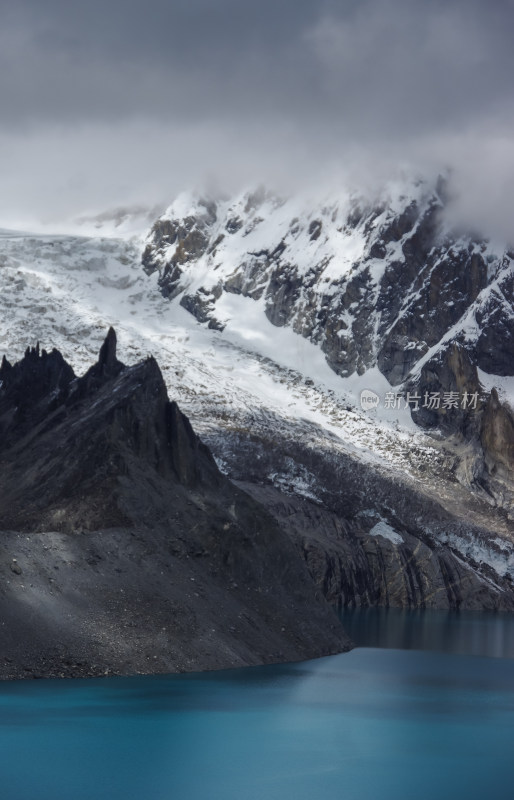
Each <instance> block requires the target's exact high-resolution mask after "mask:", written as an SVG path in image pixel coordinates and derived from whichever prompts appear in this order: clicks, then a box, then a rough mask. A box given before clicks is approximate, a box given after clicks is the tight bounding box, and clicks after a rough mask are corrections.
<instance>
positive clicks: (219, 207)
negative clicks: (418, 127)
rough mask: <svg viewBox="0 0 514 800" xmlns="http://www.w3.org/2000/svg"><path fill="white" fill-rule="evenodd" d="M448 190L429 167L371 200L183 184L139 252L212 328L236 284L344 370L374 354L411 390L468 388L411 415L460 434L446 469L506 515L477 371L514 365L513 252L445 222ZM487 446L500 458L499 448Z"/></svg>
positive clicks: (505, 371)
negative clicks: (182, 192) (226, 195)
mask: <svg viewBox="0 0 514 800" xmlns="http://www.w3.org/2000/svg"><path fill="white" fill-rule="evenodd" d="M448 196H449V192H448V188H447V185H446V181H445V180H443V179H439V180H438V181H437V182H436V183H435V184H433V185H428V184H426V183H422V182H418V183H417V184H414V183H411V184H408V183H406V184H405V185H404V186H402V187H398V186H396V187H394V186H392V187H389V189H388V190H387V191H386V192H384V193H383V194H382V196H381V197H379V198H378V199H377V200H375V201H373V202H371V201H369V200H366V199H364V198H363V197H358V196H349V197H342V196H339V197H329V198H327V199H325V201H324V202H322V203H320V202H319V201H309V200H306V199H305V198H304V199H303V200H298V199H289V200H282V199H280V198H277V197H274V196H273V195H271V194H270V193H267V192H265V191H263V190H261V191H260V192H258V193H254V194H251V195H250V194H248V193H247V194H243V195H241V196H240V197H237V198H235V199H233V200H231V201H219V202H210V203H207V202H206V201H205V200H200V201H198V200H195V199H194V198H185V197H182V198H181V199H179V200H178V201H177V202H176V203H175V204H173V205H172V206H171V207H170V208H169V209H168V211H167V212H166V213H165V215H164V216H163V217H162V218H161V219H160V220H159V221H158V222H157V223H156V224H155V226H154V228H153V230H152V231H151V232H150V234H149V237H148V239H147V246H146V250H145V254H144V258H143V263H144V266H145V269H146V270H147V272H149V273H151V272H153V271H158V272H159V286H160V288H161V291H162V292H163V293H164V294H168V295H170V296H180V298H181V299H180V302H181V304H182V305H183V306H184V307H185V308H186V309H188V310H189V311H190V312H191V313H192V314H194V315H195V316H196V317H197V319H198V320H200V321H201V322H204V323H207V324H208V325H209V326H210V327H214V328H218V329H222V328H223V326H224V325H225V324H227V323H229V322H230V314H227V312H226V311H224V306H223V300H224V298H226V296H227V294H236V295H241V296H243V297H245V298H249V299H251V300H253V301H259V302H260V304H261V305H262V308H263V313H265V315H266V317H267V318H268V320H269V321H270V322H271V323H272V324H273V325H276V326H285V325H287V326H290V327H291V328H292V329H293V330H294V331H295V332H296V333H298V334H300V335H302V336H303V337H306V338H308V339H310V340H311V341H312V342H313V343H315V344H317V345H318V346H319V347H320V348H321V350H322V351H323V353H324V354H325V357H326V360H327V362H328V364H329V365H330V367H331V368H332V369H333V370H334V371H335V372H336V373H337V374H339V375H340V376H342V377H347V376H350V375H352V374H354V373H358V374H359V375H362V374H364V373H365V372H366V371H367V370H368V369H371V368H374V367H378V369H379V370H380V372H381V373H382V374H383V375H384V376H385V377H386V378H387V379H388V381H389V382H390V384H391V385H392V386H393V387H398V389H400V390H402V391H403V390H405V391H410V392H411V393H412V394H416V393H417V394H418V395H419V397H420V398H421V399H422V400H423V398H426V397H428V396H430V395H433V394H440V395H441V396H443V395H444V394H447V395H449V396H452V394H451V393H454V394H455V393H456V394H458V395H459V404H460V402H461V401H462V398H463V397H464V396H465V397H466V398H470V397H471V396H473V395H475V394H478V395H479V398H478V401H477V402H476V403H475V404H474V405H473V407H471V406H470V404H469V403H468V404H467V405H465V407H461V406H460V405H459V406H458V407H444V406H443V404H441V406H440V407H439V408H432V407H430V405H427V404H425V407H420V408H419V409H418V410H416V411H415V413H414V418H415V421H416V422H417V423H418V424H419V425H421V426H423V427H426V428H428V429H433V428H437V429H438V430H440V431H441V432H442V433H443V434H444V435H445V436H453V435H457V436H458V437H460V440H461V442H462V443H465V447H466V456H465V458H464V461H463V464H462V467H461V469H460V470H457V471H456V475H457V477H458V478H459V479H460V477H461V476H467V477H465V478H464V483H465V485H467V486H468V488H470V489H471V490H472V491H475V489H476V490H477V491H479V492H485V493H486V494H488V495H489V498H490V501H491V502H493V503H494V504H497V505H500V506H503V507H504V508H506V510H507V511H508V512H509V513H511V514H512V513H514V474H513V473H512V472H511V473H510V474H509V475H507V473H506V472H505V470H504V473H503V478H502V480H503V482H504V485H503V488H502V490H501V492H499V493H498V491H497V489H498V487H499V484H498V483H497V481H495V480H492V473H491V470H490V469H489V468H486V467H485V466H484V463H485V462H484V458H485V459H486V461H487V460H489V461H490V459H491V457H492V456H491V448H492V447H496V446H497V445H498V443H499V440H497V439H495V444H493V443H492V442H491V441H489V443H488V445H487V446H488V448H489V450H488V455H487V456H485V455H484V452H483V449H482V444H483V437H482V436H481V435H480V429H481V426H482V421H481V420H482V415H483V413H484V408H485V407H486V404H487V402H488V396H489V389H487V390H486V389H484V387H483V386H482V385H481V383H480V376H479V373H478V370H483V371H484V372H485V373H487V374H488V375H494V376H499V377H498V380H500V378H501V377H502V376H512V375H514V359H513V357H512V353H513V352H514V253H513V252H512V251H511V250H509V249H508V247H507V246H506V247H505V248H504V249H502V248H499V247H498V246H496V247H493V246H492V245H491V244H490V243H489V242H488V241H487V240H485V239H483V238H480V237H479V236H477V235H472V234H469V233H463V232H462V231H461V230H456V229H455V228H453V227H451V226H450V225H449V223H448V222H447V219H448V218H447V216H446V210H447V206H448V203H449V200H448ZM164 229H166V230H168V229H169V230H170V233H169V235H168V238H163V234H162V231H163V230H164ZM193 234H194V237H195V238H194V242H193V243H190V240H191V236H193ZM172 242H173V243H172ZM421 405H422V403H420V406H421ZM493 407H494V403H493V405H492V406H491V408H493ZM413 411H414V407H413ZM491 413H494V412H491ZM504 413H505V414H509V413H510V412H509V411H508V410H505V411H504ZM495 458H496V460H497V461H498V462H499V463H500V462H502V455H501V453H500V452H499V451H498V452H497V453H496V456H495ZM464 462H465V463H464ZM470 476H471V477H470Z"/></svg>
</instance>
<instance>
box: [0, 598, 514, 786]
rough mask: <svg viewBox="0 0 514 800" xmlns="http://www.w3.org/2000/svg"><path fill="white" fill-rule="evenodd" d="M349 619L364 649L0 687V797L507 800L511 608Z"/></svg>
mask: <svg viewBox="0 0 514 800" xmlns="http://www.w3.org/2000/svg"><path fill="white" fill-rule="evenodd" d="M345 621H346V624H347V627H348V628H349V629H351V631H352V635H353V636H354V639H355V640H356V641H357V643H360V644H369V645H373V646H369V647H364V646H362V647H358V648H357V649H355V650H353V651H352V652H350V653H347V654H343V655H339V656H332V657H329V658H323V659H318V660H315V661H309V662H305V663H302V664H292V665H283V666H273V667H258V668H250V669H246V670H229V671H225V672H218V673H203V674H195V675H172V676H157V677H134V678H102V679H90V680H77V681H66V680H63V681H58V680H45V681H30V682H23V681H19V682H9V683H3V684H0V797H1V798H2V800H103V799H104V798H105V800H200V799H201V800H246V799H247V798H248V800H257V799H258V800H268V799H269V800H318V799H319V800H325V799H326V800H336V799H337V800H389V798H391V800H392V798H395V799H396V800H398V798H400V799H403V798H405V800H410V798H412V799H413V800H415V799H416V800H429V799H430V800H432V799H433V798H440V799H441V800H446V799H447V798H463V799H464V798H466V800H474V799H475V798H476V799H477V800H478V799H479V798H480V800H483V798H487V800H501V799H502V798H505V799H506V800H507V799H508V800H511V799H512V797H513V796H514V789H513V787H514V736H513V734H514V659H513V658H512V655H513V649H512V645H513V638H514V620H513V618H512V617H504V616H493V615H486V614H476V615H473V614H471V615H465V614H462V615H458V614H453V615H452V614H444V613H441V612H439V614H438V613H436V612H432V613H431V614H428V613H427V614H426V615H419V614H411V615H409V614H406V613H402V612H374V613H366V612H356V613H353V614H351V613H348V614H346V615H345ZM387 629H389V634H387ZM402 631H403V633H402ZM416 631H417V634H416ZM423 631H424V633H422V632H423ZM386 634H387V635H386ZM402 636H403V642H402ZM391 644H392V645H393V646H394V648H399V647H400V646H403V645H404V646H405V647H406V648H412V647H416V648H423V647H424V648H427V649H393V648H390V647H389V645H391ZM466 653H467V654H466Z"/></svg>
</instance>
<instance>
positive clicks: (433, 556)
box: [213, 425, 514, 610]
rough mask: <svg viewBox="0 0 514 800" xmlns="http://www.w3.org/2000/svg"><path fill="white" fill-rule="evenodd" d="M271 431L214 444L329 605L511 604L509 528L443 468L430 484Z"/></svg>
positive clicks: (513, 556) (512, 543) (513, 558)
mask: <svg viewBox="0 0 514 800" xmlns="http://www.w3.org/2000/svg"><path fill="white" fill-rule="evenodd" d="M271 430H272V431H273V432H272V433H271V432H270V438H269V440H267V439H266V438H265V437H264V435H263V438H257V437H256V436H254V435H252V436H250V437H246V436H244V434H241V433H238V434H236V433H234V434H233V439H232V441H224V443H221V441H220V440H218V441H217V442H216V444H215V443H214V441H213V446H216V447H217V449H218V453H219V454H220V455H221V456H222V458H223V460H224V462H225V463H226V465H227V467H228V468H229V469H230V474H231V475H232V476H233V477H234V478H235V479H237V480H238V481H241V483H240V484H239V485H241V486H242V487H243V488H244V489H245V491H248V492H249V493H251V494H252V495H253V496H254V497H255V498H256V499H258V500H259V502H260V503H262V504H263V505H265V506H266V507H267V508H268V509H269V510H270V511H271V513H272V514H273V515H274V517H275V518H276V519H277V521H279V523H280V525H281V527H282V528H283V529H284V530H285V531H286V532H287V533H288V534H289V536H290V537H291V540H292V541H293V542H294V543H295V545H296V547H297V548H298V551H299V552H300V553H301V554H302V556H303V558H304V559H305V561H306V563H307V565H308V567H309V570H310V572H311V574H312V576H313V578H314V580H315V581H316V584H317V585H318V587H319V588H320V590H321V591H323V593H324V594H325V596H326V597H327V599H328V600H329V601H330V602H331V603H332V604H334V605H337V606H340V607H344V606H350V607H354V606H375V605H381V606H395V607H400V608H441V609H447V608H461V609H509V610H514V588H513V581H512V578H513V575H514V526H513V525H512V523H510V522H508V521H506V520H505V518H504V516H503V515H502V514H501V513H498V512H495V511H493V510H492V509H491V508H490V507H489V505H488V504H487V503H486V502H485V501H481V500H479V499H478V498H476V497H473V496H470V495H469V493H468V492H467V491H466V490H465V489H464V488H463V487H462V486H461V485H460V484H459V483H457V482H456V481H455V478H453V479H452V476H451V473H450V471H449V470H448V472H447V474H446V475H443V476H441V484H440V486H439V487H434V489H433V490H430V488H429V487H428V486H427V487H425V486H424V485H423V482H422V480H421V481H420V480H419V479H412V478H409V477H407V476H406V475H402V474H401V473H399V472H398V471H394V470H393V471H391V470H385V469H384V468H383V467H381V466H380V465H378V464H376V465H373V464H370V463H366V462H363V461H361V460H360V459H359V458H358V457H354V456H352V455H350V454H345V453H343V452H341V451H340V450H338V449H335V450H334V451H332V452H331V451H330V450H327V449H324V448H320V447H318V446H317V444H316V441H315V438H314V439H313V440H311V441H310V442H309V443H307V442H305V443H301V442H300V441H299V440H298V439H296V440H295V438H294V437H293V436H291V433H293V431H290V432H287V430H286V429H285V428H284V427H283V433H282V435H280V434H278V433H277V430H276V429H274V428H273V427H272V426H271V425H270V431H271ZM420 477H421V476H420ZM509 565H510V566H509Z"/></svg>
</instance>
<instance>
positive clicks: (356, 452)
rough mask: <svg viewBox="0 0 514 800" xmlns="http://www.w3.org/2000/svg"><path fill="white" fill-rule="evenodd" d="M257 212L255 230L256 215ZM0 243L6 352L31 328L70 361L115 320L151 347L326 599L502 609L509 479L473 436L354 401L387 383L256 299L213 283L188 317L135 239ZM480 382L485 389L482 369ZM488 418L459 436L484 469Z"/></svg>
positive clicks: (501, 432) (89, 350)
mask: <svg viewBox="0 0 514 800" xmlns="http://www.w3.org/2000/svg"><path fill="white" fill-rule="evenodd" d="M186 210H187V209H186ZM318 211H319V209H318ZM184 213H185V212H184ZM270 224H271V223H270ZM260 225H261V226H262V231H263V234H262V235H263V240H264V239H265V238H266V237H268V236H269V235H270V230H269V229H268V227H267V225H265V224H264V217H263V221H262V222H261V223H260ZM233 237H237V232H236V233H234V234H233ZM230 241H235V239H230ZM0 251H1V266H0V282H1V285H0V308H1V310H2V312H3V313H2V316H1V317H0V319H1V320H3V322H0V335H1V337H2V342H3V347H4V349H7V347H8V348H9V350H10V352H13V353H14V354H15V355H17V356H18V357H21V356H22V355H23V348H22V346H21V343H22V342H23V343H25V342H26V331H27V330H30V331H31V334H32V337H33V342H34V344H35V342H36V340H37V339H40V340H41V341H42V342H45V343H48V342H54V343H55V344H56V345H57V346H58V347H60V348H62V349H66V352H67V353H69V355H70V359H71V360H72V364H73V367H74V369H75V370H76V371H83V370H84V369H85V368H86V366H87V364H88V363H89V362H90V359H91V356H92V354H94V353H95V352H97V351H98V348H99V347H100V344H101V337H102V335H103V324H104V320H105V319H106V318H109V319H112V320H113V321H116V324H117V329H118V333H119V338H120V347H121V348H122V350H123V353H124V354H125V358H127V359H129V360H131V361H134V360H138V359H140V358H141V357H145V356H146V355H148V354H149V353H152V354H153V355H154V356H155V357H156V358H157V360H158V361H159V364H160V365H161V368H162V371H163V376H164V379H165V381H166V383H167V385H168V389H169V391H170V392H172V393H173V397H175V398H176V399H177V401H178V402H179V403H180V407H181V408H183V409H184V410H185V411H186V412H187V414H188V416H189V417H190V419H191V421H192V423H193V425H194V428H195V430H196V431H197V432H199V433H200V435H201V436H202V439H203V441H205V442H206V443H207V444H208V445H209V447H210V449H211V451H212V452H213V454H214V456H215V458H216V461H217V463H218V465H220V467H221V468H222V471H223V472H225V473H226V474H228V475H229V476H231V477H233V478H235V479H237V480H240V481H242V482H243V483H244V484H245V488H246V489H247V490H248V491H252V492H255V493H256V496H258V497H259V499H260V500H261V501H264V502H265V503H266V504H267V506H268V508H269V510H270V512H271V513H273V514H274V515H275V516H276V518H277V519H279V520H280V524H281V526H283V527H284V529H286V530H287V532H288V533H289V535H290V536H291V537H292V539H293V542H294V544H295V546H296V547H297V548H298V552H299V553H301V555H302V557H304V558H305V559H306V561H307V563H308V565H309V567H310V568H311V572H312V574H313V575H314V577H315V580H316V581H317V584H318V587H319V590H320V591H322V592H324V593H325V594H326V596H327V597H328V598H329V599H330V602H332V603H334V604H336V605H337V604H341V605H342V604H346V605H360V604H364V605H366V604H371V605H373V604H377V603H378V604H382V605H396V606H402V607H423V606H431V607H439V608H448V607H461V608H511V607H512V604H513V590H512V578H513V576H514V531H513V524H512V521H511V520H510V519H509V517H508V513H509V512H508V508H509V506H508V504H506V501H508V492H504V499H503V500H501V497H500V502H498V501H497V500H496V498H495V496H494V495H492V494H491V493H490V492H489V489H488V485H487V483H486V484H485V487H482V486H480V485H479V483H478V482H477V471H476V469H475V467H476V452H475V449H474V448H475V447H476V445H475V444H474V443H472V442H471V441H469V440H468V441H466V440H465V439H464V437H463V434H461V433H459V434H458V435H457V436H456V435H455V434H454V435H453V436H452V437H451V438H448V437H447V436H446V437H442V436H441V435H435V434H433V433H430V432H429V433H428V434H427V433H426V432H424V429H422V428H419V427H417V426H416V425H414V424H413V421H412V419H411V415H410V413H409V411H408V410H405V409H404V408H403V407H401V408H398V407H396V408H384V407H383V404H382V406H381V407H380V408H379V409H377V411H375V412H374V411H365V410H362V409H361V408H360V406H359V395H360V391H361V390H362V389H374V390H375V391H376V392H377V393H380V394H381V395H382V397H383V396H384V393H385V392H387V391H390V390H391V388H392V387H391V384H390V383H389V382H388V381H387V379H386V378H385V376H383V375H382V374H381V373H380V371H379V370H378V368H377V367H373V368H370V369H368V370H367V371H366V372H365V373H364V374H363V375H362V376H359V375H357V373H354V374H353V375H351V376H349V377H347V378H343V377H341V376H339V375H337V374H336V373H335V372H334V371H333V370H332V369H331V368H330V367H329V366H328V364H327V363H326V360H325V356H324V354H323V352H322V350H321V348H320V346H319V345H317V344H315V343H313V342H311V341H310V340H309V339H307V338H305V337H303V336H300V335H298V334H297V333H295V332H294V331H293V330H292V328H291V327H289V326H287V325H286V326H276V325H274V324H272V323H271V322H270V320H269V319H268V318H267V316H266V314H265V313H264V307H263V299H262V298H261V299H260V300H254V299H253V298H252V297H245V296H243V295H242V294H235V293H234V292H228V291H224V292H223V293H222V296H221V297H220V299H219V301H218V302H217V305H216V318H217V319H218V321H219V319H221V311H222V310H223V311H224V313H225V317H224V328H223V330H222V331H220V330H218V329H216V327H209V322H207V324H206V323H199V322H198V320H197V319H196V318H195V317H194V316H193V315H191V314H190V313H189V312H187V311H186V310H185V309H184V308H183V306H182V305H181V301H182V297H183V293H181V292H179V293H178V294H177V296H176V297H174V298H171V299H170V298H169V297H163V296H162V294H160V293H159V292H158V291H157V289H158V283H157V281H156V276H155V275H150V276H148V275H147V274H145V273H144V272H143V271H142V270H141V247H140V245H139V243H138V242H135V241H123V240H114V239H85V238H77V237H57V236H55V237H41V236H33V235H32V236H31V235H30V234H20V233H17V234H16V233H13V232H6V233H5V235H4V236H3V237H2V239H1V240H0ZM198 263H203V262H198ZM224 264H225V260H224V261H223V263H221V264H220V266H219V267H218V269H217V270H216V273H217V272H219V270H222V269H224V268H225V267H224ZM188 269H191V270H194V269H196V267H195V264H194V263H193V262H191V263H190V264H189V266H188ZM202 280H203V278H202ZM186 293H187V294H191V292H186ZM217 327H218V328H219V327H221V326H219V325H218V326H217ZM23 346H24V344H23ZM451 359H452V360H451V364H450V366H452V367H453V365H454V364H457V366H458V365H459V364H461V365H462V364H464V360H463V359H460V360H459V359H458V358H457V357H456V356H455V357H454V356H453V355H452V357H451ZM472 368H473V369H476V368H475V367H474V365H472ZM463 372H465V369H464V368H463ZM452 374H453V373H452ZM480 380H481V382H482V385H484V386H485V383H484V373H480ZM492 380H494V381H496V379H495V378H492ZM503 380H504V384H503V386H499V388H500V390H501V391H500V394H499V401H500V402H501V405H502V408H504V407H505V394H504V393H502V392H504V391H505V390H507V389H508V384H507V382H506V379H503ZM497 385H498V384H497ZM491 388H492V386H491V385H489V384H488V385H487V391H488V392H490V390H491ZM502 413H503V412H502ZM500 416H501V415H500ZM482 418H483V415H482V412H480V417H479V415H476V417H475V418H472V419H476V421H477V422H478V421H479V419H482ZM488 419H489V422H488V423H487V425H488V426H489V429H488V431H489V432H487V430H486V429H487V426H485V427H483V429H482V431H481V430H480V426H479V430H478V432H476V433H473V435H476V437H477V439H478V437H479V436H480V435H481V436H482V440H483V441H484V442H485V443H487V448H488V455H486V456H484V453H485V452H486V451H485V449H483V445H482V444H480V453H481V454H482V458H483V460H484V462H485V461H486V460H487V461H488V463H489V465H490V466H491V468H492V469H494V464H495V463H496V462H495V459H496V458H497V456H498V447H500V449H501V438H502V436H503V437H505V436H506V435H508V431H509V426H508V419H509V415H508V413H507V414H506V416H505V420H504V423H503V424H502V425H500V426H499V427H498V426H497V425H496V423H495V422H494V420H496V419H500V417H498V416H497V413H496V411H495V410H494V409H492V414H491V415H489V417H488ZM459 424H460V423H459ZM471 427H472V426H471ZM459 437H460V438H459ZM504 468H505V467H504ZM501 474H502V473H501V470H500V468H499V467H498V468H497V470H496V475H497V476H499V477H501ZM478 477H479V476H478ZM502 480H506V481H508V480H509V477H508V472H507V477H506V478H502ZM500 483H501V481H500V480H498V489H501V486H500ZM502 504H503V506H504V507H503V508H502ZM506 511H507V514H506V513H505V512H506ZM325 515H326V516H325ZM316 520H318V522H315V521H316ZM319 520H322V521H323V522H319ZM331 530H336V531H338V532H339V533H338V534H337V537H335V538H334V535H333V534H332V533H331V532H330V531H331ZM391 531H392V532H391ZM336 539H337V541H336ZM341 564H343V565H344V568H341ZM338 575H339V576H340V577H337V576H338ZM340 578H341V579H340Z"/></svg>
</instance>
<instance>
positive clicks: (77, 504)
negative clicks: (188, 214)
mask: <svg viewBox="0 0 514 800" xmlns="http://www.w3.org/2000/svg"><path fill="white" fill-rule="evenodd" d="M0 529H1V531H2V532H1V536H0V576H1V584H0V616H1V620H2V625H1V628H0V640H1V649H0V653H1V655H0V676H2V677H4V678H6V677H11V678H12V677H24V676H33V675H40V676H41V675H90V674H104V673H131V672H156V671H160V672H168V671H169V672H173V671H184V670H198V669H213V668H222V667H229V666H242V665H246V664H258V663H267V662H276V661H288V660H300V659H303V658H311V657H315V656H319V655H325V654H328V653H333V652H338V651H341V650H343V649H345V648H348V646H349V641H348V639H347V637H346V636H345V634H344V632H343V630H342V628H341V627H340V624H339V622H338V620H337V618H336V617H335V615H334V613H333V611H332V610H331V609H330V607H329V606H328V604H327V603H326V601H325V600H324V598H323V596H322V593H321V592H320V591H318V590H317V589H316V587H315V586H314V584H313V581H312V579H311V576H310V574H309V572H308V570H307V568H306V566H305V564H304V562H303V560H302V559H301V557H299V555H298V553H297V551H296V549H295V547H294V545H293V544H292V543H291V541H290V539H289V538H288V537H287V536H286V535H285V533H283V532H282V530H281V529H280V527H279V526H278V524H277V523H276V522H275V520H274V519H273V518H272V516H271V515H269V514H268V513H267V512H266V511H265V510H264V509H263V507H262V506H261V505H260V504H259V503H258V502H256V501H255V500H253V499H252V498H251V497H249V496H248V495H247V494H246V493H244V492H243V491H241V490H240V489H238V488H236V487H235V486H234V485H233V484H232V483H230V481H229V480H228V479H227V478H225V477H224V476H223V475H221V473H220V472H219V470H218V468H217V466H216V463H215V461H214V459H213V457H212V455H211V453H210V451H209V449H208V448H207V447H206V446H205V445H204V444H203V443H202V442H201V441H200V440H199V439H198V437H197V436H196V435H195V433H194V431H193V430H192V428H191V425H190V423H189V421H188V420H187V418H186V417H185V416H184V415H183V414H182V413H181V411H180V409H179V408H178V407H177V405H176V404H175V403H173V402H170V401H169V400H168V397H167V392H166V388H165V385H164V382H163V379H162V376H161V373H160V370H159V367H158V365H157V363H156V362H155V361H154V359H152V358H149V359H147V360H146V361H144V362H142V363H139V364H136V365H135V366H132V367H125V366H124V365H123V364H121V362H119V361H118V359H117V357H116V337H115V334H114V331H112V330H111V331H109V334H108V336H107V338H106V341H105V343H104V345H103V347H102V349H101V352H100V357H99V360H98V363H97V364H95V365H94V366H93V367H92V368H91V369H90V370H89V371H88V372H87V373H86V374H85V375H84V376H83V377H81V378H76V377H75V375H74V374H73V370H72V369H71V368H70V367H69V366H68V365H67V364H66V362H65V361H64V359H63V358H62V356H61V354H60V353H58V352H57V351H55V350H54V351H52V352H51V353H47V352H45V351H42V352H40V351H39V348H35V349H32V350H28V351H27V353H26V355H25V358H24V359H23V360H22V361H21V362H19V363H17V364H14V365H11V364H10V363H9V362H8V361H7V359H5V358H4V360H3V362H2V366H1V368H0Z"/></svg>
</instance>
